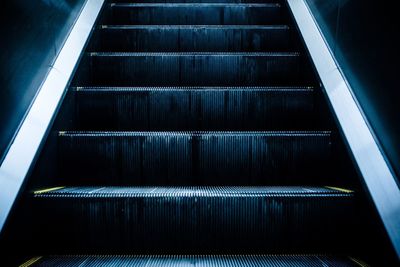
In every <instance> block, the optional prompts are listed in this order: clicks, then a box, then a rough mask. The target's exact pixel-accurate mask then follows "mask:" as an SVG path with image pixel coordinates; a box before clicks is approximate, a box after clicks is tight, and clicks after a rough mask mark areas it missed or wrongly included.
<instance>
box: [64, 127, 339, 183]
mask: <svg viewBox="0 0 400 267" xmlns="http://www.w3.org/2000/svg"><path fill="white" fill-rule="evenodd" d="M58 143H59V144H58V146H59V162H60V168H61V173H60V176H61V177H63V178H64V179H65V180H64V181H63V182H64V183H67V184H77V183H78V184H96V185H97V184H109V185H121V184H122V185H125V184H129V185H139V184H141V185H177V184H179V185H246V184H248V185H258V184H264V185H269V184H301V183H304V182H305V183H306V184H312V183H318V180H319V178H320V173H321V171H324V172H325V175H324V177H326V178H328V177H329V176H328V174H329V172H328V170H329V159H330V147H331V133H330V132H326V131H316V132H60V133H59V137H58ZM326 173H328V174H326Z"/></svg>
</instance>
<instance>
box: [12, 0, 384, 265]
mask: <svg viewBox="0 0 400 267" xmlns="http://www.w3.org/2000/svg"><path fill="white" fill-rule="evenodd" d="M26 188H27V190H26V192H25V194H24V196H23V197H22V199H21V201H20V202H21V203H20V204H19V205H18V209H17V211H16V212H15V214H13V218H12V221H13V223H12V226H9V228H13V229H10V230H9V232H10V233H13V234H12V236H13V238H14V239H15V240H18V242H16V243H17V245H15V246H16V247H18V248H19V251H20V252H21V255H20V257H19V258H18V260H22V259H24V260H27V261H26V262H25V263H24V265H22V266H186V265H196V266H366V265H365V263H363V261H362V260H360V259H363V258H367V259H368V258H370V257H369V256H368V246H369V241H368V240H369V238H368V237H366V236H365V235H366V234H365V233H366V231H369V230H367V229H369V228H368V226H367V224H368V223H365V220H366V218H369V217H368V215H365V214H364V211H365V210H367V208H366V207H365V206H366V205H365V202H366V200H365V199H364V196H363V194H362V193H361V186H360V185H359V181H358V179H357V173H356V171H355V170H354V168H353V166H352V162H351V160H350V158H349V156H348V155H347V152H346V149H345V145H344V144H343V141H342V138H341V136H340V133H339V131H338V129H337V126H336V122H335V120H334V117H333V115H332V114H331V111H330V109H329V106H328V105H327V103H326V101H325V98H324V94H323V88H321V85H320V82H319V80H318V76H317V75H316V74H315V71H314V69H313V66H312V63H311V61H310V59H309V56H308V54H307V51H306V49H305V48H304V46H303V43H302V39H301V36H300V34H299V32H298V30H297V28H296V25H295V23H294V22H293V20H292V18H291V14H290V11H289V9H288V7H287V6H286V3H285V2H284V1H279V0H275V1H274V0H271V1H262V0H260V1H256V0H255V1H252V0H218V1H212V3H210V2H209V1H201V0H198V1H194V0H193V1H191V0H187V1H185V0H182V1H179V0H177V1H172V2H170V3H166V2H164V1H162V0H152V1H147V0H139V1H134V2H133V1H123V0H119V1H117V0H113V1H109V2H108V3H106V4H105V7H104V8H103V11H102V13H101V15H100V17H99V18H98V21H97V24H96V27H95V29H94V31H93V33H92V36H91V38H90V40H89V43H88V45H87V47H86V51H85V53H84V54H83V56H82V58H81V60H80V63H79V66H78V68H77V70H76V73H75V76H74V78H73V80H72V81H71V84H70V87H69V89H68V92H67V94H66V96H65V98H64V102H63V105H62V107H61V109H60V110H59V113H58V117H57V118H56V120H55V122H54V125H53V128H52V131H51V133H50V134H49V137H48V139H47V141H46V144H45V145H44V147H43V150H42V153H41V155H40V157H39V159H38V161H37V164H36V166H35V168H34V170H33V172H32V175H31V177H30V178H29V182H28V185H27V187H26ZM26 222H29V225H26ZM10 225H11V224H10ZM16 229H18V230H16ZM368 233H369V234H370V235H371V236H372V235H373V233H372V232H368ZM378 235H379V234H378ZM15 236H17V237H15ZM366 240H367V241H366ZM375 249H376V248H375Z"/></svg>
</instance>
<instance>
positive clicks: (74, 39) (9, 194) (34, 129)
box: [0, 0, 104, 232]
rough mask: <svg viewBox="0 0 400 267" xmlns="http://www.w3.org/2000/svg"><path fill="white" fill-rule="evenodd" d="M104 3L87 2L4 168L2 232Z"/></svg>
mask: <svg viewBox="0 0 400 267" xmlns="http://www.w3.org/2000/svg"><path fill="white" fill-rule="evenodd" d="M103 4H104V0H87V2H86V3H85V4H84V7H83V8H82V11H81V13H80V15H79V17H78V18H77V20H76V22H75V24H74V26H73V28H72V30H71V32H70V34H69V36H68V37H67V39H66V41H65V43H64V46H63V48H62V49H61V51H60V53H59V54H58V56H57V58H56V60H55V62H54V64H53V66H52V68H51V70H50V71H49V73H48V75H47V77H46V79H45V80H44V82H43V84H42V86H41V88H40V89H39V92H38V94H37V96H36V98H35V100H34V101H33V103H32V105H31V108H30V109H29V111H28V113H27V115H26V117H25V120H24V121H23V122H22V124H21V127H20V128H19V130H18V132H17V134H16V135H15V138H14V141H13V143H12V144H11V146H10V148H9V150H8V151H7V153H6V155H5V157H4V160H3V162H2V163H1V166H0V190H1V191H0V232H1V230H2V229H3V226H4V224H5V222H6V219H7V217H8V214H9V212H10V211H11V208H12V206H13V204H14V201H15V199H16V198H17V196H18V193H19V191H20V189H21V186H22V184H23V182H24V180H25V177H26V176H27V174H28V172H29V169H30V167H31V165H32V163H33V162H34V160H35V157H36V155H37V153H38V150H39V148H40V145H41V144H42V141H43V140H44V138H45V136H46V133H47V131H48V129H49V127H50V125H51V123H52V120H53V118H54V116H55V114H56V112H57V110H58V107H59V105H60V102H61V100H62V98H63V96H64V94H65V92H66V90H67V86H68V84H69V81H70V79H71V76H72V75H73V73H74V70H75V67H76V65H77V63H78V61H79V58H80V56H81V54H82V52H83V49H84V47H85V44H86V42H87V40H88V38H89V36H90V33H91V31H92V29H93V27H94V24H95V22H96V19H97V16H98V14H99V13H100V10H101V8H102V6H103Z"/></svg>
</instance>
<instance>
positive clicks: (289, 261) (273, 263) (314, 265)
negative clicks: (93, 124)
mask: <svg viewBox="0 0 400 267" xmlns="http://www.w3.org/2000/svg"><path fill="white" fill-rule="evenodd" d="M29 262H32V264H31V265H29V266H32V267H33V266H37V267H40V266H43V267H44V266H54V267H58V266H70V267H91V266H104V267H108V266H126V267H133V266H135V267H136V266H137V267H142V266H143V267H144V266H169V267H178V266H182V267H183V266H199V267H201V266H204V267H206V266H215V267H217V266H233V267H239V266H243V267H249V266H252V267H257V266H260V267H261V266H265V267H282V266H285V267H327V266H330V267H361V266H363V265H362V263H361V262H360V261H359V260H357V259H353V258H349V257H335V256H325V255H137V256H128V255H126V256H113V255H105V256H102V255H93V256H90V255H89V256H48V257H35V258H32V259H31V260H30V261H28V263H29Z"/></svg>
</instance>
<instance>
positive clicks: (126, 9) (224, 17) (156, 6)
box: [101, 3, 286, 25]
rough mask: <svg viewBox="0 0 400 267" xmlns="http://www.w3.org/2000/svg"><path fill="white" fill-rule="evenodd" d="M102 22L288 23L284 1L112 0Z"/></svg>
mask: <svg viewBox="0 0 400 267" xmlns="http://www.w3.org/2000/svg"><path fill="white" fill-rule="evenodd" d="M105 12H106V13H105V15H104V17H103V19H102V20H101V23H102V24H114V25H126V24H134V25H135V24H143V25H154V24H160V25H162V24H164V25H181V24H184V25H241V24H255V25H259V24H260V25H266V24H284V23H285V22H286V21H285V20H284V16H282V9H281V6H280V4H276V3H267V4H227V3H223V4H219V3H207V4H201V3H192V4H181V3H179V4H176V3H172V4H171V3H161V4H160V3H141V4H137V3H116V4H115V3H111V4H109V6H108V8H107V9H106V10H105Z"/></svg>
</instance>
